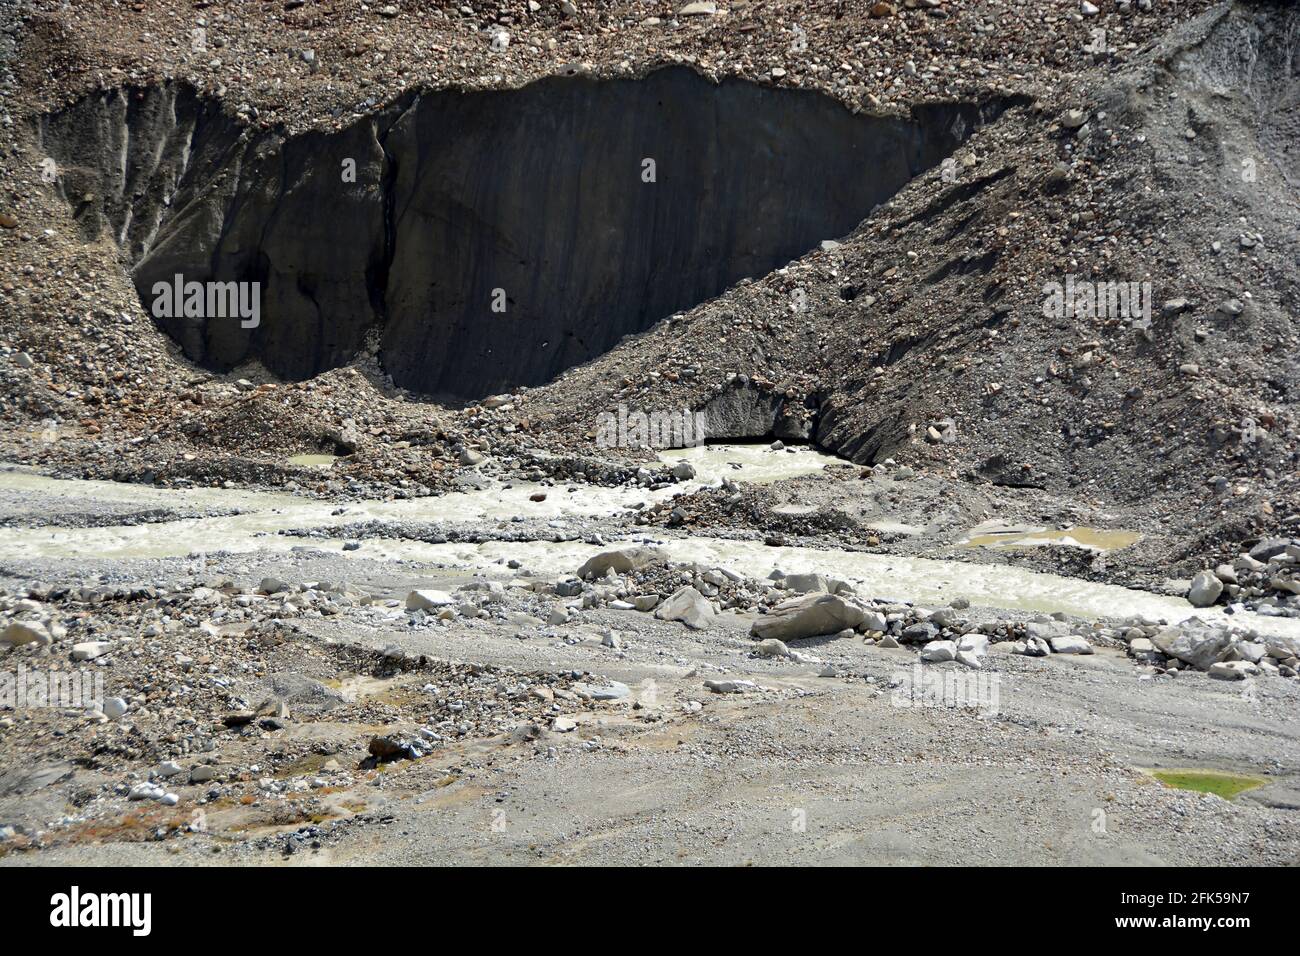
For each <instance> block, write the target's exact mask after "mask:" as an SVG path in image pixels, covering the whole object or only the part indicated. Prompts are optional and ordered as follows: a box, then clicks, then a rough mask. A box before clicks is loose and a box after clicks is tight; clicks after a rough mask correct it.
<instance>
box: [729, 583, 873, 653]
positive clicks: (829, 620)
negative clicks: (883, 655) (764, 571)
mask: <svg viewBox="0 0 1300 956" xmlns="http://www.w3.org/2000/svg"><path fill="white" fill-rule="evenodd" d="M865 618H866V612H865V611H864V610H863V609H862V608H860V607H858V606H857V605H856V604H851V603H850V602H848V601H846V600H844V599H843V598H841V597H836V596H835V595H833V594H805V595H803V596H802V597H797V598H791V599H790V600H789V601H782V602H781V603H780V604H778V605H777V606H776V607H774V608H772V610H771V611H769V612H768V613H767V614H765V615H763V616H762V617H760V618H759V619H758V620H757V621H755V622H754V624H753V627H751V628H750V634H752V635H753V636H754V637H756V638H758V639H759V640H766V639H767V638H769V637H774V638H776V639H777V640H781V641H790V640H798V639H799V638H803V637H819V636H820V635H823V634H837V633H839V632H840V631H842V630H844V629H845V628H856V627H857V626H858V625H859V624H861V623H862V622H863V620H864V619H865Z"/></svg>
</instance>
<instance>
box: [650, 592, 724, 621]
mask: <svg viewBox="0 0 1300 956" xmlns="http://www.w3.org/2000/svg"><path fill="white" fill-rule="evenodd" d="M655 617H657V618H659V620H661V621H681V622H682V623H683V624H685V625H686V626H687V627H689V628H694V629H695V630H700V629H702V628H706V627H708V626H709V625H710V624H712V623H713V605H712V604H710V603H709V602H708V600H707V599H706V598H705V597H704V595H703V594H701V593H700V592H699V591H697V590H695V588H693V587H690V586H689V585H688V586H687V587H684V588H679V589H678V590H677V591H674V592H673V594H672V595H671V596H670V597H669V598H668V599H667V600H666V601H664V602H663V603H662V604H660V605H659V607H658V608H656V609H655Z"/></svg>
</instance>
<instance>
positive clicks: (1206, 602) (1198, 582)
mask: <svg viewBox="0 0 1300 956" xmlns="http://www.w3.org/2000/svg"><path fill="white" fill-rule="evenodd" d="M1222 593H1223V582H1222V581H1220V580H1219V577H1218V575H1216V574H1215V573H1214V572H1213V571H1201V572H1199V573H1198V574H1197V575H1196V576H1195V577H1194V578H1192V586H1191V587H1190V588H1188V590H1187V600H1188V601H1190V602H1191V605H1192V607H1209V606H1210V605H1212V604H1213V603H1214V602H1215V601H1217V600H1218V599H1219V595H1220V594H1222Z"/></svg>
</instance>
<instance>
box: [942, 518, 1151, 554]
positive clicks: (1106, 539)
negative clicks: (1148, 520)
mask: <svg viewBox="0 0 1300 956" xmlns="http://www.w3.org/2000/svg"><path fill="white" fill-rule="evenodd" d="M1141 537H1142V535H1140V534H1138V533H1137V532H1136V531H1121V530H1114V529H1106V528H1084V527H1070V528H1061V529H1057V530H1053V529H1051V528H1025V527H1011V526H1008V525H1003V524H1000V523H988V524H983V525H980V526H979V527H977V528H972V529H971V530H970V531H969V532H968V533H967V535H966V537H965V538H963V539H962V540H961V541H959V542H958V544H959V545H960V546H961V547H965V548H990V549H992V550H995V551H1013V550H1018V549H1021V548H1041V547H1045V546H1050V545H1056V546H1058V547H1063V548H1084V549H1086V550H1088V551H1114V550H1117V549H1119V548H1127V547H1128V546H1129V545H1130V544H1133V543H1134V542H1136V541H1138V540H1139V539H1140V538H1141Z"/></svg>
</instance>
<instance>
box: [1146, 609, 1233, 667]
mask: <svg viewBox="0 0 1300 956" xmlns="http://www.w3.org/2000/svg"><path fill="white" fill-rule="evenodd" d="M1151 643H1152V644H1154V645H1155V646H1156V648H1157V649H1158V650H1159V651H1160V653H1162V654H1164V655H1165V656H1166V657H1176V658H1178V659H1179V660H1180V661H1182V662H1183V663H1185V664H1190V665H1192V666H1193V667H1195V668H1197V669H1198V670H1209V668H1210V665H1211V664H1213V663H1215V662H1216V661H1217V660H1218V659H1219V658H1220V656H1221V655H1222V654H1223V652H1224V651H1226V650H1227V649H1228V647H1229V645H1231V644H1232V635H1231V634H1229V632H1228V630H1227V628H1219V627H1209V626H1208V625H1205V624H1202V623H1201V622H1200V621H1196V620H1191V621H1184V622H1183V624H1182V626H1180V627H1166V628H1162V629H1160V630H1159V631H1157V632H1156V633H1155V634H1154V635H1152V637H1151Z"/></svg>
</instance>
